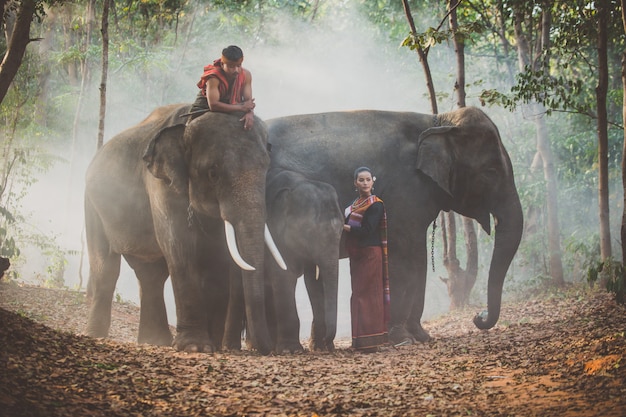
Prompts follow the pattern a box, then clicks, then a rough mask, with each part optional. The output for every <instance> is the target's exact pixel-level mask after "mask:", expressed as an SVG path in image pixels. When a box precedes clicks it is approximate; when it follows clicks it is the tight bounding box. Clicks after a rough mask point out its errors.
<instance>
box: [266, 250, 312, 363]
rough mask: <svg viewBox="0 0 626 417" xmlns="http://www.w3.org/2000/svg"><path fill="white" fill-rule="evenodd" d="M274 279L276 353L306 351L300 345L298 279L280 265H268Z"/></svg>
mask: <svg viewBox="0 0 626 417" xmlns="http://www.w3.org/2000/svg"><path fill="white" fill-rule="evenodd" d="M274 264H275V262H274ZM266 265H267V269H269V271H270V276H271V277H272V278H271V279H272V294H273V297H274V309H275V314H276V316H275V317H276V349H275V350H276V352H277V353H279V354H280V353H284V352H289V353H295V352H301V351H303V350H304V348H303V347H302V344H301V343H300V318H299V317H298V309H297V307H296V284H297V280H298V278H297V277H294V276H292V273H291V272H289V271H283V270H282V269H280V268H279V267H278V265H272V264H271V263H269V264H266Z"/></svg>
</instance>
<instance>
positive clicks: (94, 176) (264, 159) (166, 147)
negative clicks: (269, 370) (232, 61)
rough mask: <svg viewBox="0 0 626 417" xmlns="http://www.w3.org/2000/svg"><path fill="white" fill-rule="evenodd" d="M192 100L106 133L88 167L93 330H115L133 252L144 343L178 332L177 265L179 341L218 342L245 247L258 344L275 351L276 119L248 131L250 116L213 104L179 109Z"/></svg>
mask: <svg viewBox="0 0 626 417" xmlns="http://www.w3.org/2000/svg"><path fill="white" fill-rule="evenodd" d="M188 109H189V105H188V104H183V105H171V106H166V107H161V108H159V109H157V110H155V111H154V112H153V113H152V114H151V115H150V116H148V117H147V118H146V119H145V120H144V121H143V122H141V123H139V124H138V125H136V126H134V127H132V128H130V129H128V130H126V131H124V132H122V133H120V134H118V135H117V136H115V137H114V138H112V139H111V140H110V141H108V142H107V143H106V144H105V145H104V146H103V147H102V148H101V149H100V150H99V151H98V152H97V154H96V155H95V157H94V159H93V161H92V162H91V164H90V166H89V168H88V170H87V175H86V189H85V220H86V233H87V243H88V249H89V262H90V278H89V286H88V293H89V295H90V297H91V299H92V300H91V302H92V306H91V311H90V314H89V321H88V328H87V330H88V334H90V335H92V336H97V337H106V336H107V334H108V332H109V327H110V322H111V303H112V299H113V293H114V291H115V284H116V281H117V279H118V276H119V272H120V259H121V256H124V258H125V259H126V261H127V262H128V264H129V265H130V266H131V267H132V269H133V270H134V271H135V274H136V276H137V278H138V280H139V284H140V287H141V313H140V314H141V317H140V324H139V337H138V341H139V342H140V343H151V344H160V345H169V344H172V335H171V333H170V331H169V328H168V325H167V317H166V310H165V303H164V301H163V286H164V283H165V281H166V279H167V278H168V275H169V276H170V277H171V279H172V286H173V289H174V297H175V302H176V315H177V329H176V336H175V338H174V340H173V346H174V347H175V348H176V349H177V350H186V351H209V352H211V351H214V350H216V349H218V348H219V347H220V343H221V337H222V335H223V328H224V321H225V315H226V307H227V300H228V285H229V284H228V271H229V269H230V267H231V265H233V260H232V259H235V258H236V257H240V258H242V259H243V261H244V262H245V263H247V264H249V265H251V266H252V268H253V269H254V270H247V271H244V272H243V277H244V279H243V291H244V293H245V299H246V301H247V302H246V305H245V308H246V314H247V316H248V317H250V320H249V325H250V332H251V335H250V336H251V339H252V344H253V346H254V348H256V349H258V350H259V351H260V352H261V353H264V354H265V353H269V352H270V350H271V340H270V336H269V332H268V329H267V323H266V320H265V317H266V313H265V294H264V290H265V289H264V283H263V270H264V251H265V248H264V246H265V245H264V229H265V176H266V173H267V169H268V165H269V153H268V151H267V129H266V126H265V124H264V123H263V121H261V120H259V119H257V120H255V124H254V129H253V130H251V131H246V130H244V129H243V128H242V126H241V122H239V118H240V116H237V115H227V114H223V113H210V112H209V113H206V114H204V115H202V116H200V117H198V118H196V119H194V120H193V121H192V122H190V123H189V125H188V126H185V124H184V122H185V121H186V119H185V118H181V117H180V116H181V115H183V114H184V113H186V112H187V111H188ZM181 122H182V123H181ZM225 225H226V227H225ZM230 226H232V228H233V229H234V231H235V233H234V234H235V236H236V247H238V248H239V249H238V250H239V252H237V253H236V254H233V253H232V252H231V254H232V256H233V257H232V259H231V254H229V251H228V249H227V246H226V243H225V234H226V232H225V230H228V229H229V227H230ZM235 255H236V256H235Z"/></svg>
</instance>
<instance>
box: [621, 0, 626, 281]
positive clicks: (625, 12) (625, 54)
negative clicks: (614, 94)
mask: <svg viewBox="0 0 626 417" xmlns="http://www.w3.org/2000/svg"><path fill="white" fill-rule="evenodd" d="M621 5H622V24H623V27H624V33H625V34H626V0H621ZM622 122H623V124H624V125H626V50H624V51H622ZM623 131H624V142H623V146H622V188H623V191H624V193H623V198H624V200H623V204H622V225H621V228H620V237H621V241H622V265H626V129H624V130H623ZM622 279H623V282H624V281H626V277H622Z"/></svg>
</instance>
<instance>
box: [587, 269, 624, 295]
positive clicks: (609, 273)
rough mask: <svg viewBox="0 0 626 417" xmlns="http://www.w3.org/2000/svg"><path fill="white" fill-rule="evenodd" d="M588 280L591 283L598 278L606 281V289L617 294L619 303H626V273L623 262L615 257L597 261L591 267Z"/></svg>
mask: <svg viewBox="0 0 626 417" xmlns="http://www.w3.org/2000/svg"><path fill="white" fill-rule="evenodd" d="M587 280H588V282H589V284H591V285H593V284H594V283H596V282H597V281H598V280H599V281H600V282H602V281H604V282H606V289H607V291H609V292H612V293H613V294H615V301H617V303H618V304H622V305H623V304H626V275H625V269H624V265H623V264H622V263H621V262H618V261H616V260H614V259H613V258H609V259H607V260H605V261H604V262H602V261H598V262H596V263H595V265H592V266H590V267H589V270H588V273H587Z"/></svg>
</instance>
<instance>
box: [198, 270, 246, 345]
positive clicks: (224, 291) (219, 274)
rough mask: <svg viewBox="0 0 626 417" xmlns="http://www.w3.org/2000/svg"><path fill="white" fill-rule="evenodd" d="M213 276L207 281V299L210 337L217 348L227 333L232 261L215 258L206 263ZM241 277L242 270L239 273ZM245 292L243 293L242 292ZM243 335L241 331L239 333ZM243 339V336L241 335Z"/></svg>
mask: <svg viewBox="0 0 626 417" xmlns="http://www.w3.org/2000/svg"><path fill="white" fill-rule="evenodd" d="M205 268H206V270H208V269H209V268H211V271H212V273H211V276H210V277H208V280H207V282H205V294H206V295H205V299H206V305H207V307H208V314H209V328H208V330H209V337H210V339H211V340H212V341H213V342H215V344H216V345H215V348H216V350H217V349H219V348H220V347H221V345H222V341H223V338H224V335H225V329H226V320H227V316H228V306H229V301H230V288H229V287H230V273H231V271H230V269H231V268H230V261H228V262H224V259H223V258H220V259H219V260H217V259H214V260H212V261H210V262H209V263H208V264H207V265H206V267H205ZM239 276H240V279H241V272H240V273H239ZM242 294H243V293H242ZM239 334H240V335H241V331H240V333H239ZM240 339H241V336H240Z"/></svg>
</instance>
